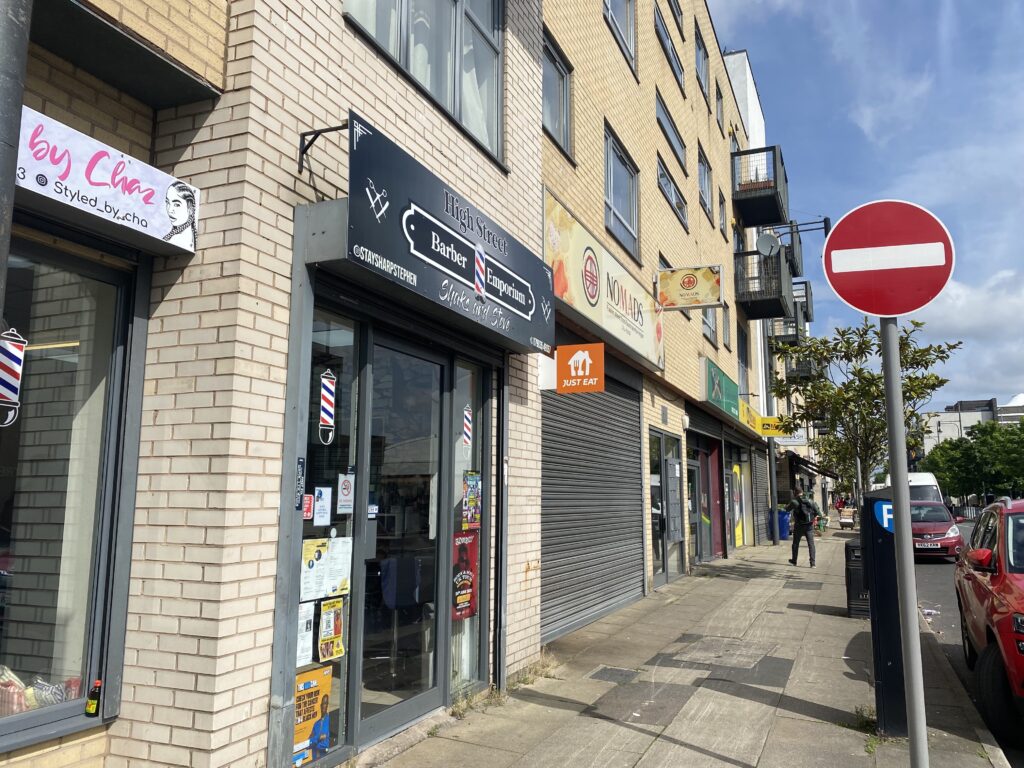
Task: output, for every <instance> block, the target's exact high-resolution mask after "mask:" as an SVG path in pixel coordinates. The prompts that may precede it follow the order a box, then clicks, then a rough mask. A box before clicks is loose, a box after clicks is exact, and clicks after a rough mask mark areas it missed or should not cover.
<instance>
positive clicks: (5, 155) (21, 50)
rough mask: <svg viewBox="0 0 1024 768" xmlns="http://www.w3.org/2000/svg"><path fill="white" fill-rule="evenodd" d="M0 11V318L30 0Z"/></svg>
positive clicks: (13, 0)
mask: <svg viewBox="0 0 1024 768" xmlns="http://www.w3.org/2000/svg"><path fill="white" fill-rule="evenodd" d="M4 5H5V6H6V9H5V10H4V11H3V12H0V319H2V318H3V311H4V298H5V297H6V296H7V258H8V256H9V255H10V252H11V222H12V220H13V218H14V175H15V173H17V170H18V140H19V136H20V134H21V102H22V98H23V97H24V94H25V67H26V65H27V62H28V33H29V27H30V25H31V23H32V0H4Z"/></svg>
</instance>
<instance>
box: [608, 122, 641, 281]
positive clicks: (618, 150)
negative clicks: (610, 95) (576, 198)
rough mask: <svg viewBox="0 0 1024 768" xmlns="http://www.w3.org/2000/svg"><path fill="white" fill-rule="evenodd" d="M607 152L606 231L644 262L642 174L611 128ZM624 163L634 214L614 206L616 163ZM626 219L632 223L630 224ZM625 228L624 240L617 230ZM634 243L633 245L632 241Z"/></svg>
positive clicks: (635, 257) (609, 129)
mask: <svg viewBox="0 0 1024 768" xmlns="http://www.w3.org/2000/svg"><path fill="white" fill-rule="evenodd" d="M604 149H605V155H604V157H605V160H604V162H605V169H604V209H605V227H606V228H607V230H608V231H609V232H610V233H611V235H612V237H614V238H615V240H616V241H617V242H618V243H619V244H620V245H621V246H622V247H623V248H625V249H626V252H627V253H629V255H630V256H632V257H633V258H634V259H636V260H637V261H638V262H639V261H640V234H639V229H640V216H639V204H640V202H639V197H640V195H639V189H640V172H639V170H637V167H636V163H634V162H633V160H632V158H630V156H629V154H628V153H627V152H626V150H625V148H624V147H623V146H622V143H621V142H620V141H619V140H618V138H617V137H616V136H615V134H614V133H613V132H612V130H611V128H609V127H608V126H607V125H606V126H605V131H604ZM616 160H618V161H620V162H621V163H622V164H623V165H624V166H625V168H626V170H627V171H629V175H630V188H629V199H630V206H631V210H630V211H625V212H624V211H619V210H618V209H617V208H616V207H615V205H614V199H615V195H614V194H613V190H612V181H613V178H614V174H613V173H612V163H613V162H614V161H616ZM626 215H628V216H629V218H630V219H631V220H627V218H626ZM616 225H618V226H620V227H622V229H623V230H625V234H626V235H627V236H626V237H624V236H623V235H622V234H620V233H619V232H618V231H617V226H616ZM630 240H631V241H632V242H629V241H630Z"/></svg>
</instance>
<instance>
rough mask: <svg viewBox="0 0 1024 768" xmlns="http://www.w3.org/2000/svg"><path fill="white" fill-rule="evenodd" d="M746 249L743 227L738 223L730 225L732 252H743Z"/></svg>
mask: <svg viewBox="0 0 1024 768" xmlns="http://www.w3.org/2000/svg"><path fill="white" fill-rule="evenodd" d="M745 250H747V243H746V238H745V237H744V236H743V229H742V228H741V227H740V225H739V224H733V226H732V252H733V253H743V252H744V251H745Z"/></svg>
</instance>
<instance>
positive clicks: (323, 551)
mask: <svg viewBox="0 0 1024 768" xmlns="http://www.w3.org/2000/svg"><path fill="white" fill-rule="evenodd" d="M301 569H302V572H301V575H300V577H299V600H301V601H302V602H306V601H308V600H319V599H320V598H322V597H327V593H326V591H325V590H326V584H327V539H303V541H302V563H301Z"/></svg>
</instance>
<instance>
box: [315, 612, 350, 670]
mask: <svg viewBox="0 0 1024 768" xmlns="http://www.w3.org/2000/svg"><path fill="white" fill-rule="evenodd" d="M344 608H345V598H343V597H339V598H337V599H334V600H324V601H323V602H322V603H320V661H331V660H332V659H340V658H341V657H342V656H344V655H345V645H344V643H343V642H342V629H343V626H344V615H343V612H344Z"/></svg>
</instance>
